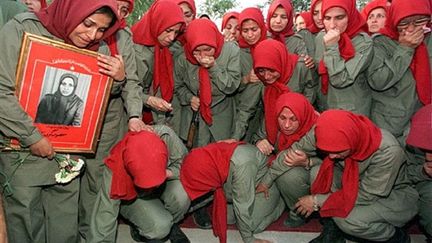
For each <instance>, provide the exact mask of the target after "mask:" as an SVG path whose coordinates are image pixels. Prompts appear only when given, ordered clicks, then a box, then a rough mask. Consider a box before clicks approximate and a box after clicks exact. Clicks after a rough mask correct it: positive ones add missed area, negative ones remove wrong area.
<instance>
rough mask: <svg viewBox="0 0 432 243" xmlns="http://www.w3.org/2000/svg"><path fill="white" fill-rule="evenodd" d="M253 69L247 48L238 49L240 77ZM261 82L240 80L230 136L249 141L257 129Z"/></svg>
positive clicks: (260, 107) (259, 119) (259, 115)
mask: <svg viewBox="0 0 432 243" xmlns="http://www.w3.org/2000/svg"><path fill="white" fill-rule="evenodd" d="M252 69H253V60H252V55H251V53H250V49H249V48H241V49H240V72H241V77H242V79H243V78H244V77H245V76H247V75H249V73H250V72H251V70H252ZM262 88H263V84H262V82H256V83H247V84H245V83H243V82H240V86H239V89H238V90H237V92H236V94H235V95H234V98H235V102H236V115H235V117H236V119H235V121H234V124H233V125H234V127H233V135H232V138H234V139H237V140H241V139H243V138H244V139H245V140H246V141H249V140H250V138H251V136H252V134H254V133H255V131H256V130H257V129H258V127H259V124H260V121H261V120H262V114H263V111H262V110H263V107H262V103H261V92H262Z"/></svg>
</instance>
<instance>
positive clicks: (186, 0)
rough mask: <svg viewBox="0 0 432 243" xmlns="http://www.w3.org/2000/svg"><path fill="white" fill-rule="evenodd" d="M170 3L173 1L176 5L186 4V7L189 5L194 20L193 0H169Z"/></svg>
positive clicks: (194, 8)
mask: <svg viewBox="0 0 432 243" xmlns="http://www.w3.org/2000/svg"><path fill="white" fill-rule="evenodd" d="M171 1H173V2H174V3H176V4H177V5H180V4H182V3H186V4H187V5H189V8H190V9H191V10H192V12H193V19H195V18H196V6H195V1H194V0H171Z"/></svg>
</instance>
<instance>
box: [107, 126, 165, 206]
mask: <svg viewBox="0 0 432 243" xmlns="http://www.w3.org/2000/svg"><path fill="white" fill-rule="evenodd" d="M167 161H168V150H167V147H166V145H165V143H164V142H163V141H162V140H161V139H160V138H159V137H158V136H157V135H156V134H155V133H153V132H148V131H141V132H129V133H127V134H126V136H125V137H124V138H123V139H122V140H121V141H120V142H118V143H117V144H116V145H115V146H114V147H113V148H112V149H111V152H110V155H109V156H108V157H107V158H106V159H105V165H106V166H107V167H108V168H110V170H111V172H112V182H111V193H110V195H111V198H112V199H122V200H132V199H134V198H135V197H136V196H137V193H136V191H135V186H137V187H139V188H152V187H156V186H159V185H161V184H162V183H163V182H164V181H165V178H166V168H167Z"/></svg>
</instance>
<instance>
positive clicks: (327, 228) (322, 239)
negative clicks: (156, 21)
mask: <svg viewBox="0 0 432 243" xmlns="http://www.w3.org/2000/svg"><path fill="white" fill-rule="evenodd" d="M321 222H322V225H323V230H322V232H321V234H320V235H319V236H318V237H316V238H315V239H313V240H311V241H309V243H345V238H344V236H343V232H342V230H340V229H339V228H338V226H337V225H336V223H335V222H334V221H333V219H331V218H323V219H322V221H321Z"/></svg>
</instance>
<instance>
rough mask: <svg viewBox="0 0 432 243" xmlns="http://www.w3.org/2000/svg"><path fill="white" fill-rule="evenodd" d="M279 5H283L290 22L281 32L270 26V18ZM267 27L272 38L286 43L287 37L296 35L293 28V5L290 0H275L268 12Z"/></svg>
mask: <svg viewBox="0 0 432 243" xmlns="http://www.w3.org/2000/svg"><path fill="white" fill-rule="evenodd" d="M278 7H282V8H283V9H284V10H285V12H286V15H287V18H288V23H287V25H286V26H285V28H284V29H283V30H282V31H281V32H275V31H274V30H272V28H271V26H270V20H271V17H272V16H273V14H274V12H275V11H276V9H277V8H278ZM267 28H268V30H269V32H270V33H271V34H272V38H273V39H275V40H278V41H280V42H282V43H284V44H285V37H287V36H292V35H294V30H293V7H292V4H291V1H290V0H274V1H273V2H272V3H271V4H270V7H269V10H268V13H267Z"/></svg>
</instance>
